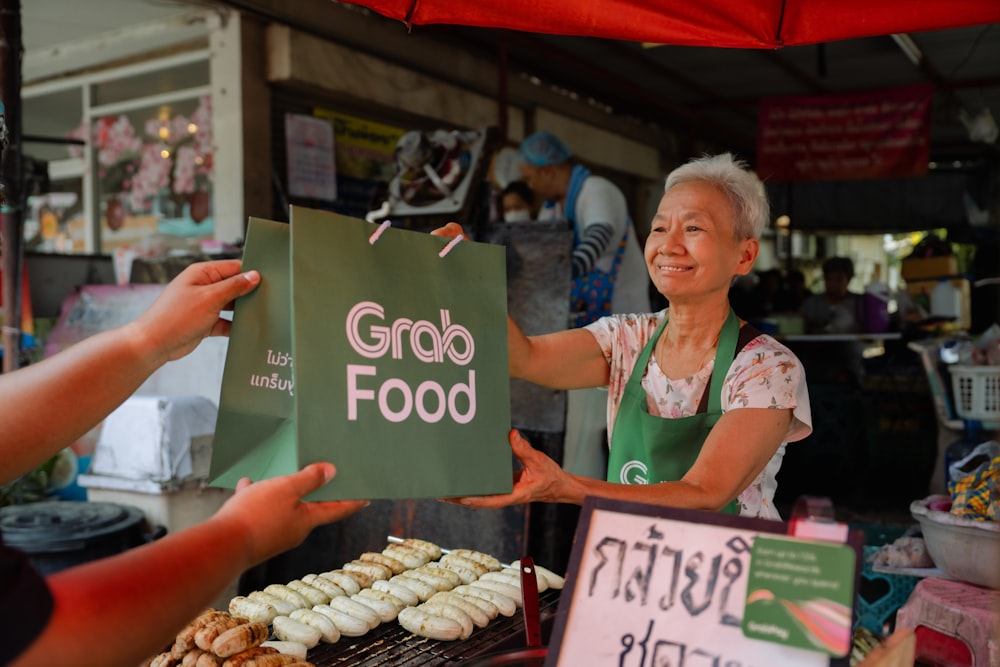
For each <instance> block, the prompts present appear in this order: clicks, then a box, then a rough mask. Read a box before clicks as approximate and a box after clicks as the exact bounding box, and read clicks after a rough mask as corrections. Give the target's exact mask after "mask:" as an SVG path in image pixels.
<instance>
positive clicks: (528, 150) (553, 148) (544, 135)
mask: <svg viewBox="0 0 1000 667" xmlns="http://www.w3.org/2000/svg"><path fill="white" fill-rule="evenodd" d="M517 153H518V156H519V157H520V158H521V162H524V163H527V164H532V165H535V166H536V167H542V166H545V165H547V164H560V163H562V162H565V161H566V160H568V159H570V158H571V157H572V156H573V153H571V152H570V150H569V147H567V146H566V144H564V143H563V142H562V139H560V138H559V137H557V136H556V135H554V134H552V133H551V132H549V131H548V130H542V131H540V132H535V133H534V134H532V135H530V136H528V137H525V139H524V141H522V142H521V147H520V148H519V149H518V151H517Z"/></svg>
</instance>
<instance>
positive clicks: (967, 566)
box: [910, 495, 1000, 590]
mask: <svg viewBox="0 0 1000 667" xmlns="http://www.w3.org/2000/svg"><path fill="white" fill-rule="evenodd" d="M947 500H950V499H949V498H948V497H947V496H940V495H935V496H928V497H927V498H924V499H923V500H915V501H913V502H912V503H910V513H911V514H912V515H913V518H914V519H916V520H917V521H918V522H919V523H920V529H921V531H922V532H923V534H924V543H925V544H926V545H927V551H928V553H930V555H931V559H933V561H934V564H935V565H937V566H938V567H939V568H940V569H941V570H942V571H943V572H944V573H945V574H947V575H948V576H950V577H952V578H953V579H958V580H959V581H965V582H967V583H970V584H975V585H977V586H985V587H987V588H993V589H996V590H1000V568H998V567H997V563H1000V523H997V522H995V521H973V520H972V519H967V518H965V517H961V516H958V515H957V514H952V513H951V512H947V511H941V510H938V509H932V507H938V506H940V503H942V501H947Z"/></svg>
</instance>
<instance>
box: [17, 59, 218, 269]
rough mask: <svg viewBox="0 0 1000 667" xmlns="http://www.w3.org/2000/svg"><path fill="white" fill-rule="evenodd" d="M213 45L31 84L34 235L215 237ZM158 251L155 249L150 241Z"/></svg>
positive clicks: (109, 245) (102, 244) (30, 234)
mask: <svg viewBox="0 0 1000 667" xmlns="http://www.w3.org/2000/svg"><path fill="white" fill-rule="evenodd" d="M209 81H210V73H209V65H208V60H207V53H205V52H192V53H190V54H184V55H183V56H175V57H172V58H170V59H166V60H163V61H153V62H147V63H140V64H137V65H131V66H128V67H126V68H123V69H121V70H117V71H113V70H108V71H104V72H99V73H93V74H86V75H82V76H80V77H77V78H75V79H67V80H65V81H59V82H49V83H43V84H39V85H38V86H37V87H34V88H33V87H31V86H28V87H26V88H25V89H24V91H23V93H22V99H23V102H22V104H23V111H22V115H23V119H24V124H23V130H24V135H25V139H24V154H25V157H26V163H27V164H29V165H31V166H30V168H29V167H26V171H27V172H28V173H29V178H30V177H31V176H30V174H34V175H38V174H41V177H39V178H35V179H34V180H33V181H32V182H30V183H28V184H27V187H26V188H25V192H26V194H27V195H28V200H27V207H26V211H25V243H26V247H27V248H28V249H29V250H35V251H40V252H54V253H101V254H107V253H112V252H114V250H115V249H116V248H118V247H120V246H122V245H126V244H128V245H132V246H139V249H140V250H142V249H143V247H149V246H152V245H155V246H157V248H160V249H162V247H163V246H168V247H170V248H177V247H186V248H190V247H191V246H192V245H195V244H197V242H198V241H200V240H203V239H211V238H213V236H214V231H215V225H214V220H213V215H212V213H213V212H212V191H213V187H212V181H213V178H212V176H213V170H212V158H213V151H212V140H213V138H212V125H211V116H212V106H211V97H210V96H209V90H210V89H209ZM149 249H150V250H152V249H153V248H151V247H150V248H149Z"/></svg>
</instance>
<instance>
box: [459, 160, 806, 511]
mask: <svg viewBox="0 0 1000 667" xmlns="http://www.w3.org/2000/svg"><path fill="white" fill-rule="evenodd" d="M768 215H769V208H768V203H767V198H766V196H765V195H764V192H763V188H762V186H761V184H760V182H759V181H758V180H757V178H756V177H755V176H754V175H753V174H752V173H750V172H749V171H747V170H746V169H745V168H744V166H743V165H742V163H740V162H737V161H735V160H734V159H733V157H732V156H731V155H729V154H723V155H717V156H714V157H705V158H701V159H696V160H692V161H691V162H689V163H687V164H685V165H683V166H681V167H679V168H678V169H676V170H674V171H673V172H672V173H671V174H670V175H669V176H668V177H667V181H666V186H665V188H664V195H663V198H662V199H661V200H660V204H659V207H658V209H657V212H656V215H655V217H654V218H653V220H652V224H651V231H650V234H649V238H648V239H647V241H646V246H645V253H644V254H645V260H646V266H647V269H648V270H649V275H650V277H651V278H652V280H653V283H654V284H655V285H656V288H657V289H658V290H659V292H660V293H661V294H663V296H665V297H666V298H667V299H668V300H669V303H670V307H669V308H668V309H666V310H663V311H661V312H658V313H652V314H632V315H611V316H608V317H604V318H601V319H599V320H597V321H596V322H594V323H593V324H590V325H588V326H586V327H585V328H582V329H571V330H568V331H562V332H558V333H552V334H545V335H540V336H525V335H524V334H523V333H522V332H521V331H520V329H519V328H518V327H517V326H516V325H515V324H514V323H513V322H512V321H510V320H508V335H509V346H510V372H511V375H512V376H515V377H520V378H524V379H527V380H530V381H532V382H535V383H537V384H540V385H544V386H547V387H553V388H559V389H569V388H579V387H594V386H607V387H608V390H609V391H608V408H607V418H608V438H609V442H610V453H609V463H608V473H607V481H603V480H594V479H587V478H583V477H578V476H575V475H572V474H569V473H567V472H565V471H563V470H562V469H561V468H560V466H559V465H558V464H557V463H556V462H555V461H553V460H552V459H550V458H549V457H547V456H545V455H544V454H543V453H541V452H539V451H537V450H535V449H533V448H532V447H531V446H530V445H529V444H528V443H527V442H526V441H525V440H524V439H523V438H522V437H521V436H520V434H518V433H517V432H516V431H513V432H512V433H511V435H510V443H511V446H512V448H513V451H514V453H515V455H516V456H517V457H518V458H519V459H520V461H521V463H522V465H523V469H522V470H520V471H518V472H517V473H516V479H515V483H514V489H513V492H512V493H511V494H509V495H501V496H482V497H468V498H460V499H455V502H458V503H461V504H462V505H466V506H470V507H502V506H505V505H510V504H515V503H524V502H532V501H545V502H563V503H581V502H582V501H583V499H584V498H585V497H586V496H601V497H605V498H618V499H623V500H633V501H639V502H648V503H656V504H663V505H670V506H674V507H684V508H694V509H702V510H718V511H726V512H732V513H739V514H741V515H744V516H754V517H764V518H771V519H777V518H780V517H779V515H778V512H777V510H776V509H775V507H774V505H773V499H774V492H775V488H776V486H777V483H776V480H775V476H776V475H777V472H778V468H779V467H780V465H781V459H782V457H783V455H784V448H785V443H787V442H791V441H795V440H800V439H802V438H804V437H805V436H807V435H808V434H809V433H810V431H811V417H810V413H809V400H808V395H807V391H806V382H805V377H804V374H803V371H802V366H801V364H800V363H799V361H798V359H796V358H795V356H794V355H793V354H792V353H791V352H790V351H789V350H788V349H787V348H785V347H784V346H783V345H781V344H780V343H778V342H777V341H776V340H774V339H773V338H771V337H769V336H766V335H763V334H760V333H759V332H757V331H756V330H754V329H753V328H752V327H750V326H748V325H747V324H746V323H744V322H742V321H740V320H739V319H738V318H737V316H736V315H735V313H734V312H733V311H732V308H730V305H729V298H728V292H729V286H730V284H731V283H732V281H733V279H734V277H735V276H740V275H746V274H747V273H748V272H749V271H750V270H751V268H752V267H753V264H754V260H756V258H757V253H758V251H759V245H758V237H759V236H760V234H761V232H762V230H763V229H764V226H765V224H766V223H767V221H768ZM454 231H455V230H454V229H453V230H451V231H448V230H447V228H444V229H442V230H439V233H453V232H454Z"/></svg>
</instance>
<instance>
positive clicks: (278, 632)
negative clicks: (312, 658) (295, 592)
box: [271, 610, 323, 648]
mask: <svg viewBox="0 0 1000 667" xmlns="http://www.w3.org/2000/svg"><path fill="white" fill-rule="evenodd" d="M296 611H297V610H296ZM292 613H293V614H294V613H295V612H294V611H293V612H292ZM271 627H273V628H274V636H275V637H277V638H278V639H280V640H282V641H286V642H299V643H300V644H305V645H306V648H313V647H314V646H316V645H317V644H319V640H320V638H321V637H322V636H323V633H322V631H320V630H319V629H318V628H314V627H313V626H311V625H309V624H308V623H303V622H302V621H297V620H295V619H294V618H292V617H291V616H278V617H277V618H275V619H274V621H273V622H272V623H271Z"/></svg>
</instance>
